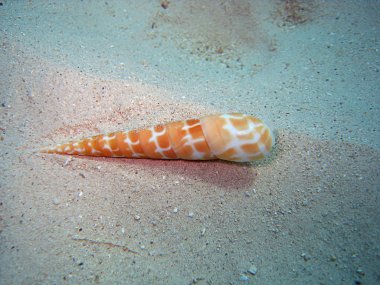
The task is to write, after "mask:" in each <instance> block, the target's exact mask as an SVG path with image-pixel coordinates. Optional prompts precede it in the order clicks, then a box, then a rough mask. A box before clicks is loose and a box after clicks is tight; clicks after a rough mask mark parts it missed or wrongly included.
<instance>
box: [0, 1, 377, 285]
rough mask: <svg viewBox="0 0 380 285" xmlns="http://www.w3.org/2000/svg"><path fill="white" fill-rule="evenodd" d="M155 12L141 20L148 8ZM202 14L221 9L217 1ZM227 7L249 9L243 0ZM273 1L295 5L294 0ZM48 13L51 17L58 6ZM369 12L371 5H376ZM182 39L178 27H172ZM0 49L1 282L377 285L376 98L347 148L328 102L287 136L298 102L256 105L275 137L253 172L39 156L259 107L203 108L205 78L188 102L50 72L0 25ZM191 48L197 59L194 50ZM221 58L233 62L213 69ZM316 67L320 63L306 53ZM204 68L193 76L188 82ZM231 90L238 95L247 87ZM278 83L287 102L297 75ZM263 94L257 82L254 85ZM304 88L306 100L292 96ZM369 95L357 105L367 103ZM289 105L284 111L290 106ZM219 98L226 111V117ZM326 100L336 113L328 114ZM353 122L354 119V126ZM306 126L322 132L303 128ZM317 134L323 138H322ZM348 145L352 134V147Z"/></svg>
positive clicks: (66, 65)
mask: <svg viewBox="0 0 380 285" xmlns="http://www.w3.org/2000/svg"><path fill="white" fill-rule="evenodd" d="M0 2H1V3H3V5H2V6H1V7H0V9H2V10H0V12H1V13H7V14H8V17H10V16H9V15H10V14H11V13H15V15H14V17H15V18H17V13H16V12H17V11H20V10H17V9H19V8H18V7H11V8H12V9H14V10H12V9H11V8H9V10H6V9H8V8H7V5H10V6H11V4H10V1H5V2H4V1H0ZM159 2H160V1H156V3H155V5H154V7H153V8H151V9H153V10H154V9H156V10H157V11H161V10H162V7H161V6H160V3H159ZM196 2H197V1H195V3H196ZM211 2H212V1H211ZM214 2H215V3H214V4H215V5H216V4H218V5H219V4H220V3H224V4H223V5H227V4H226V3H227V2H228V1H214ZM219 2H220V3H219ZM232 2H234V3H243V4H245V5H243V8H244V7H250V6H249V5H248V4H247V3H248V2H247V1H240V2H239V1H232ZM285 2H286V3H288V4H287V5H290V4H289V3H290V2H292V3H296V4H297V3H298V4H297V5H305V4H304V2H303V1H297V2H296V1H285ZM49 3H50V5H51V7H57V6H58V7H59V6H60V5H61V4H59V3H57V2H54V1H53V2H49ZM68 3H71V2H70V1H68ZM181 3H182V5H183V2H181V1H179V3H177V5H178V6H180V5H181ZM258 3H260V2H258ZM280 3H281V1H280ZM313 3H314V4H313V5H312V6H307V7H308V9H311V8H315V7H319V14H318V15H319V16H320V17H322V16H323V15H325V14H324V13H322V12H321V10H322V8H321V6H322V5H323V4H324V2H323V1H321V2H319V1H313ZM345 3H346V4H347V3H348V4H350V5H353V6H351V8H352V9H351V8H350V6H348V8H347V7H346V10H344V11H343V12H341V13H342V15H343V16H344V15H347V14H348V13H349V11H355V10H354V9H353V8H355V6H354V4H352V3H351V2H350V1H346V2H345ZM368 3H372V5H374V6H376V5H379V3H378V2H377V1H372V2H371V1H369V2H368ZM25 5H26V4H25ZM94 5H95V6H94ZM99 5H100V4H99ZM101 5H103V4H101ZM107 5H108V6H107V7H108V8H107V9H108V10H106V11H108V12H107V13H110V12H109V9H112V7H113V5H114V6H115V7H117V5H120V2H119V1H109V4H107ZM169 5H170V6H169V8H168V9H166V10H168V11H169V10H170V9H171V8H173V9H175V8H176V6H175V5H176V3H175V1H172V3H171V4H169ZM247 5H248V6H247ZM277 5H281V4H277ZM294 5H295V4H294ZM90 6H91V7H90V8H88V9H92V10H91V11H93V12H94V13H95V11H97V10H96V9H95V8H96V4H91V5H90ZM237 6H239V5H237ZM258 6H259V7H260V5H258ZM264 6H265V5H264ZM218 7H219V6H218ZM226 7H227V8H226ZM226 7H223V10H224V11H225V12H226V13H227V12H228V11H235V10H231V9H232V8H231V7H233V6H226ZM278 7H281V6H278ZM278 7H277V8H275V9H274V10H273V11H274V12H276V13H277V14H279V15H280V16H282V18H281V17H280V19H282V21H283V23H284V25H285V24H286V25H287V29H289V30H290V31H294V30H296V29H302V28H300V27H299V26H298V25H295V23H294V21H295V20H297V19H298V18H295V20H294V19H293V22H291V23H292V25H290V24H289V21H290V20H292V19H288V18H287V17H290V16H293V17H295V16H296V15H292V14H291V15H290V16H289V15H288V14H286V15H285V16H284V13H285V12H286V11H287V10H286V9H285V10H282V12H281V11H279V8H278ZM302 7H304V6H302ZM305 7H306V6H305ZM264 8H265V7H264ZM330 8H331V7H330ZM333 8H336V7H333ZM33 9H34V10H33ZM38 9H40V8H39V7H37V6H33V7H31V11H29V10H25V11H28V13H30V14H29V18H28V19H27V20H26V21H31V22H33V19H37V18H34V16H33V15H34V14H33V11H35V10H36V11H38ZM55 9H58V8H55ZM114 9H116V8H114ZM235 9H237V8H236V5H235ZM308 9H303V10H300V11H306V12H305V13H306V14H301V15H298V16H299V17H301V18H300V19H299V21H300V23H299V24H300V25H301V24H302V25H301V27H305V25H310V26H312V25H317V26H318V22H317V23H315V21H316V20H315V19H314V18H313V17H311V16H310V15H309V14H310V13H311V11H309V10H308ZM363 9H364V8H363ZM58 10H59V9H58ZM154 11H155V10H154ZM244 11H245V10H244ZM235 12H236V11H235ZM238 12H239V13H243V10H238ZM288 12H289V11H288ZM36 13H37V12H36ZM115 13H116V12H115ZM160 13H162V12H160ZM165 13H166V12H165ZM168 13H169V12H168ZM231 13H232V12H231ZM236 13H237V12H236ZM276 13H275V14H276ZM308 13H309V14H308ZM345 13H346V14H345ZM353 13H354V12H353ZM232 14H233V13H232ZM326 14H327V15H329V16H331V14H333V13H332V12H331V11H329V13H328V12H326ZM154 15H155V16H154V17H153V18H152V19H153V22H154V23H160V22H159V20H158V19H160V14H154ZM157 15H158V16H157ZM243 15H244V13H243ZM271 15H272V14H271ZM277 16H278V15H277ZM343 16H342V17H343ZM302 17H304V18H302ZM308 17H310V19H309V18H308ZM314 17H315V16H314ZM201 18H202V17H200V19H201ZM2 21H5V20H0V22H2ZM274 22H275V24H276V26H278V23H277V22H276V21H274ZM163 23H165V24H167V23H168V21H166V22H163ZM170 23H171V22H169V24H170ZM244 24H245V25H248V24H251V23H250V22H248V23H247V22H244ZM8 25H9V23H8ZM289 25H290V26H291V27H289ZM280 26H281V25H280ZM3 27H4V26H3ZM180 28H183V27H181V26H180V27H179V28H178V27H177V29H180ZM378 28H379V27H378V26H377V29H378ZM300 32H302V31H300ZM303 32H305V31H303ZM309 32H310V31H309ZM310 33H311V32H310ZM169 34H170V33H169ZM317 34H318V33H317ZM150 36H152V35H150ZM13 37H15V38H13ZM369 37H370V38H371V36H369ZM1 38H2V41H1V54H0V73H1V77H2V78H1V81H0V100H1V102H0V103H1V107H0V122H1V124H0V132H1V133H0V134H1V137H0V139H1V140H0V155H1V160H2V163H1V165H0V173H1V176H0V187H1V188H0V191H1V192H0V193H1V196H0V265H1V266H0V283H1V284H307V283H309V284H377V283H379V282H380V271H379V268H380V226H379V225H380V218H379V217H380V207H379V206H380V205H379V198H380V197H379V185H380V178H379V176H380V167H379V166H380V151H379V147H378V145H377V144H376V141H377V138H379V132H378V124H379V118H378V117H376V116H373V112H375V111H377V110H378V109H379V106H378V105H377V103H379V98H378V97H377V99H376V98H372V99H371V98H367V99H363V100H367V101H366V102H372V105H371V104H367V105H366V108H368V109H361V110H360V112H361V113H365V115H364V117H363V118H360V119H356V118H353V119H352V120H353V124H352V125H350V124H349V123H347V125H345V126H347V128H348V129H345V130H342V132H341V133H343V134H345V131H347V132H349V133H350V136H349V137H348V136H345V135H344V136H343V138H341V137H340V136H339V137H337V138H336V139H332V137H334V133H335V132H338V131H336V130H335V129H334V128H337V129H338V128H339V125H334V123H333V121H332V120H331V121H328V120H329V119H330V117H329V116H330V114H332V113H334V112H335V114H336V116H337V120H338V122H339V120H340V119H341V118H346V116H347V117H350V115H349V114H347V113H350V112H351V114H352V109H349V108H348V109H347V110H345V109H344V108H345V105H343V107H342V106H341V104H340V105H339V103H337V102H336V101H335V99H331V101H328V102H325V103H323V104H324V105H323V106H322V107H318V108H321V110H326V113H323V112H322V113H319V117H322V118H324V119H325V122H320V121H318V122H317V123H315V122H312V120H313V114H314V113H313V112H312V111H310V110H311V109H312V108H314V107H315V106H316V105H317V103H316V101H311V103H308V104H309V105H307V106H306V105H302V110H303V112H304V115H302V114H301V115H299V116H300V117H299V118H302V116H305V122H303V121H300V123H299V124H300V125H301V126H299V127H298V126H297V127H292V124H291V123H292V120H294V121H296V120H297V117H292V112H293V111H294V110H293V108H295V109H297V108H300V106H299V105H293V104H290V103H289V102H290V101H289V102H288V101H287V100H293V99H284V100H285V101H284V102H285V103H284V104H282V105H279V104H278V102H277V101H276V102H277V103H276V104H270V100H269V99H265V98H264V97H265V95H263V96H264V97H263V98H262V101H265V100H268V101H266V102H267V107H265V108H264V107H261V109H259V110H258V112H259V113H260V114H261V113H266V115H265V116H266V117H268V118H270V117H272V119H271V123H272V124H273V125H275V126H276V128H275V129H276V136H277V137H276V147H275V149H274V151H273V154H272V155H271V157H269V158H268V159H266V160H264V161H262V162H257V163H247V164H236V163H229V162H223V161H207V162H196V161H179V160H173V161H163V160H145V159H141V160H138V159H110V158H87V157H69V156H59V155H46V154H40V153H38V152H36V150H38V149H39V148H40V147H41V146H49V145H54V144H56V143H59V142H63V141H66V140H68V139H75V138H81V137H84V136H89V135H94V134H97V133H102V132H111V131H115V130H120V129H125V128H128V129H134V128H142V127H146V126H151V125H155V124H158V123H164V122H168V121H172V120H181V119H187V118H192V117H201V116H204V115H207V114H213V113H217V112H222V111H247V110H248V109H249V108H251V107H249V102H251V103H252V102H254V103H256V101H257V98H256V97H254V96H253V95H252V94H251V93H250V94H243V95H242V96H243V99H244V100H242V101H239V100H240V99H239V97H238V96H236V97H235V96H234V92H233V89H234V88H239V86H238V85H239V84H237V85H236V86H235V87H231V86H230V87H229V89H228V92H229V94H223V93H221V95H220V96H219V97H218V96H217V97H215V94H213V91H212V90H213V88H212V87H213V84H215V85H217V81H216V82H213V83H212V82H211V83H210V82H208V81H207V80H206V81H207V82H206V81H202V80H205V79H204V78H205V75H202V76H200V77H199V86H197V87H198V91H197V92H198V93H197V92H195V94H194V96H192V94H191V92H189V91H188V92H183V90H191V88H190V87H189V88H190V89H186V88H187V87H186V88H185V87H184V86H187V85H186V84H188V82H186V79H187V78H185V77H184V78H183V81H180V82H174V83H173V82H172V83H171V84H169V83H168V82H169V81H165V79H164V78H162V84H160V81H158V82H155V81H154V80H151V82H150V80H142V79H141V78H143V77H144V76H145V75H141V78H138V76H137V75H136V74H138V72H137V71H136V74H135V75H134V76H131V77H128V79H126V78H124V79H123V78H112V76H110V74H109V73H107V76H101V74H99V73H96V72H89V71H88V70H85V68H83V70H78V68H75V67H73V66H72V65H71V64H72V63H71V62H70V59H67V62H66V61H65V60H64V59H63V58H65V57H63V56H62V58H59V60H58V62H57V61H54V60H52V59H51V58H50V57H49V55H46V56H44V53H39V52H37V51H36V49H37V48H36V47H34V46H32V47H31V46H30V45H29V43H27V41H20V40H18V38H17V37H16V36H15V35H14V34H13V33H12V32H11V28H2V31H1ZM161 40H162V39H161ZM218 40H220V38H219V39H218ZM94 41H95V39H94ZM264 42H265V45H269V49H276V50H273V51H272V52H274V53H275V52H280V51H281V52H286V49H281V44H280V43H278V44H276V45H278V47H274V46H272V45H274V44H273V42H271V41H270V40H268V41H264ZM42 44H43V43H41V45H42ZM377 44H378V43H377ZM176 48H177V49H178V47H176ZM330 48H334V46H332V47H330ZM330 48H329V49H330ZM377 48H378V46H377ZM277 49H278V50H279V51H277ZM37 50H38V49H37ZM185 50H186V49H185ZM195 50H196V51H198V52H199V51H200V50H201V51H202V49H201V48H200V47H199V46H197V47H196V48H195ZM284 50H285V51H284ZM363 50H364V51H365V52H366V51H368V50H369V49H366V48H363ZM55 52H57V51H55ZM182 52H185V51H182ZM203 52H205V51H203ZM337 52H339V49H338V48H337ZM205 53H206V57H210V58H211V59H210V60H211V61H212V59H213V56H215V58H214V60H215V61H219V60H221V61H223V62H219V63H220V64H222V65H223V68H224V69H225V68H230V69H232V71H226V73H225V74H228V72H234V70H235V69H234V68H240V67H236V66H230V67H226V66H225V65H228V64H230V61H231V57H232V58H233V56H232V55H231V54H229V53H228V50H225V47H223V50H216V53H214V54H211V55H210V54H208V51H207V52H205ZM221 53H227V55H229V56H230V57H226V58H223V57H222V56H220V54H221ZM289 53H293V52H292V51H289ZM377 55H378V54H377ZM189 56H190V57H191V56H195V58H197V56H198V55H189ZM271 57H274V55H271ZM292 58H293V60H294V57H291V56H290V57H289V59H288V62H289V65H290V66H293V65H295V66H297V62H296V60H294V63H293V61H292ZM198 60H203V59H199V58H198ZM267 60H268V62H266V63H263V66H262V67H260V68H259V70H257V69H255V68H258V67H257V66H256V67H254V69H253V71H252V70H251V74H250V76H253V77H255V76H258V77H260V74H262V73H263V72H264V73H265V72H266V71H265V69H266V68H273V66H271V65H270V59H267ZM313 60H314V61H318V57H317V55H316V57H315V58H314V59H313ZM321 61H322V60H321ZM234 62H235V63H236V62H240V61H235V60H234ZM219 63H218V64H219ZM141 64H142V65H143V66H145V65H146V63H145V62H143V63H141ZM211 64H213V63H211ZM236 64H237V63H236ZM373 64H375V63H373ZM377 64H378V62H377ZM343 65H347V63H345V64H343ZM189 66H190V67H189V68H193V69H194V68H195V69H196V67H193V66H191V65H189ZM265 66H267V67H265ZM268 66H269V67H268ZM284 66H285V67H286V68H288V65H284ZM282 67H283V66H282ZM378 67H379V66H378V65H377V68H378ZM164 68H167V67H164ZM332 70H333V69H332ZM202 72H205V71H202V70H201V71H199V74H202ZM239 72H240V71H239ZM271 72H272V73H276V71H273V70H272V71H271ZM290 72H291V73H292V75H291V76H289V77H292V78H293V76H295V75H294V74H296V75H297V69H296V68H295V69H293V70H291V71H290ZM302 72H305V70H298V75H297V76H301V75H300V74H302ZM331 72H332V73H334V72H335V71H331ZM342 72H343V71H342ZM347 72H348V71H347ZM377 72H378V71H377ZM100 73H101V72H100ZM173 73H176V71H173ZM165 74H166V76H168V77H170V74H168V73H165ZM256 74H257V75H256ZM345 75H347V74H344V75H342V77H344V76H345ZM146 76H148V75H146ZM152 76H153V75H152ZM173 76H177V75H176V74H173ZM192 76H194V74H193V73H192ZM210 76H211V77H210V78H212V80H216V79H215V77H213V75H210ZM220 76H225V75H224V73H223V74H222V75H220ZM261 76H262V75H261ZM136 77H137V79H136ZM306 77H307V76H306V75H305V81H307V79H306ZM197 78H198V77H197ZM193 79H194V78H190V79H189V80H190V81H191V80H193ZM210 80H211V79H210ZM212 80H211V81H212ZM244 80H245V79H242V82H243V83H241V84H243V85H244V84H247V83H244V82H246V81H244ZM353 80H356V79H353ZM357 80H358V81H359V79H357ZM305 81H304V82H305ZM152 82H153V83H152ZM191 82H193V81H191ZM289 82H292V84H293V85H292V84H289V85H287V86H285V87H282V88H280V87H278V92H286V93H287V94H288V95H289V96H295V97H297V94H298V93H297V89H298V87H299V86H300V85H297V84H298V83H297V82H299V78H298V79H297V80H295V81H289ZM221 84H222V85H223V83H221ZM318 84H320V85H318ZM321 84H326V81H324V82H323V83H321V82H318V83H316V85H315V88H322V87H320V86H321ZM328 84H330V83H328ZM337 84H338V83H337ZM345 84H348V83H345ZM353 84H355V83H353ZM360 84H363V85H370V86H372V87H371V88H372V89H370V90H375V91H374V92H373V94H375V95H377V96H379V93H378V83H376V82H373V81H370V83H363V82H362V83H360ZM371 84H372V85H371ZM269 85H270V78H269V79H267V83H265V84H264V83H263V88H264V89H265V87H268V86H269ZM168 86H169V87H168ZM292 86H293V89H292ZM337 86H339V88H342V85H337ZM215 88H217V87H215ZM223 88H225V86H224V87H223ZM244 88H246V86H243V87H241V89H244ZM268 88H269V87H268ZM329 88H332V87H331V86H330V87H329ZM363 88H364V87H363ZM368 88H370V87H368ZM269 89H270V88H269ZM322 89H323V88H322ZM333 89H334V88H333ZM199 90H204V92H205V93H210V92H211V93H212V94H213V95H212V96H211V95H204V98H203V99H204V100H203V99H202V94H201V91H199ZM208 90H211V91H210V92H208ZM305 90H306V91H307V90H308V89H303V91H302V92H303V93H305V92H306V91H305ZM219 91H220V90H219ZM349 91H350V90H348V89H347V90H345V91H344V92H343V93H347V92H348V93H349ZM292 92H294V93H292ZM310 92H312V91H310ZM254 93H255V92H254ZM369 93H370V92H369ZM294 94H295V95H294ZM366 94H367V93H366ZM366 94H359V95H358V96H359V97H360V96H361V97H363V98H365V96H366ZM349 95H350V93H349V94H348V95H347V96H349ZM198 96H199V97H198ZM208 96H210V97H208ZM213 96H214V97H213ZM250 96H253V97H252V99H249V98H250ZM273 96H278V95H273ZM352 96H354V95H352ZM368 96H369V95H368ZM231 97H233V98H231ZM212 98H214V99H212ZM272 99H273V100H274V98H272ZM298 99H299V98H298ZM298 99H297V98H295V99H294V100H295V101H294V102H300V101H301V99H299V100H298ZM303 99H304V98H302V100H303ZM313 99H315V98H314V97H313ZM322 99H324V98H322ZM322 99H320V98H319V99H315V100H321V101H323V100H322ZM250 100H251V101H250ZM297 100H298V101H297ZM371 100H372V101H371ZM226 102H232V103H236V102H237V103H236V104H234V108H233V109H231V107H228V106H227V105H228V104H227V103H226ZM286 102H288V103H289V105H286V104H287V103H286ZM336 103H337V108H340V109H333V110H334V111H329V107H330V108H335V104H336ZM318 104H321V102H320V101H318ZM354 105H355V104H354ZM349 107H350V108H351V107H352V106H351V105H349ZM342 108H343V109H342ZM358 108H360V106H358ZM284 109H286V110H288V111H284ZM308 110H309V111H310V116H308V114H309V113H307V112H309V111H308ZM337 110H338V111H337ZM289 113H290V114H289ZM317 113H318V112H317ZM317 113H316V114H317ZM324 114H325V116H324ZM354 114H355V113H354ZM299 118H298V119H299ZM287 120H288V121H287ZM308 120H309V121H308ZM341 120H342V122H345V120H343V119H341ZM360 120H361V121H360ZM284 121H285V122H284ZM286 122H288V123H286ZM289 122H290V124H289ZM357 122H363V126H362V127H360V124H359V123H358V124H356V123H357ZM313 123H315V125H318V124H320V126H322V127H320V128H317V127H316V129H315V130H314V129H312V128H311V127H310V128H309V125H310V126H311V125H313ZM324 123H325V125H323V124H324ZM330 123H331V124H330ZM286 124H288V125H286ZM330 125H331V129H329V128H328V127H326V126H330ZM293 126H294V124H293ZM341 127H342V126H341ZM349 127H352V130H350V129H349ZM342 129H343V127H342ZM360 130H361V132H362V133H360ZM341 133H340V134H341ZM361 136H362V137H365V138H364V139H363V141H362V143H361V142H360V140H361ZM253 273H255V274H253Z"/></svg>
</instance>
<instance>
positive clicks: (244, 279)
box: [239, 274, 249, 281]
mask: <svg viewBox="0 0 380 285" xmlns="http://www.w3.org/2000/svg"><path fill="white" fill-rule="evenodd" d="M239 280H240V281H248V280H249V277H248V276H247V275H245V274H241V275H240V278H239Z"/></svg>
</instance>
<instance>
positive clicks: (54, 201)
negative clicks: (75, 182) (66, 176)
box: [53, 197, 60, 205]
mask: <svg viewBox="0 0 380 285" xmlns="http://www.w3.org/2000/svg"><path fill="white" fill-rule="evenodd" d="M59 203H60V201H59V198H57V197H55V198H53V204H54V205H59Z"/></svg>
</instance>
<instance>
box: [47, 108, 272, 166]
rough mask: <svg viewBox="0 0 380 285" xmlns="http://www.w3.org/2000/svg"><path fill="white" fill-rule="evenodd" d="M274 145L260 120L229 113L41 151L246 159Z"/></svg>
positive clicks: (114, 134)
mask: <svg viewBox="0 0 380 285" xmlns="http://www.w3.org/2000/svg"><path fill="white" fill-rule="evenodd" d="M273 145H274V136H273V134H272V132H271V131H270V129H269V128H268V127H267V126H266V125H265V124H264V123H263V122H262V121H261V120H260V119H258V118H255V117H252V116H247V115H243V114H237V113H230V114H222V115H212V116H207V117H203V118H200V119H190V120H185V121H179V122H171V123H168V124H165V125H157V126H155V127H151V128H147V129H143V130H135V131H121V132H115V133H110V134H107V135H97V136H93V137H90V138H85V139H83V140H80V141H76V142H69V143H65V144H61V145H57V146H55V147H53V148H49V149H45V150H43V151H42V152H47V153H57V154H71V155H87V156H110V157H129V158H153V159H187V160H210V159H217V158H219V159H223V160H229V161H235V162H246V161H252V160H258V159H261V158H263V157H265V156H266V155H268V154H269V153H270V150H271V148H272V146H273Z"/></svg>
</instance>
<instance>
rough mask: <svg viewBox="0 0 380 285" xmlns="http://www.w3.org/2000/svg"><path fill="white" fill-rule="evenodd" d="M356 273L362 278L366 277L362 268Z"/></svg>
mask: <svg viewBox="0 0 380 285" xmlns="http://www.w3.org/2000/svg"><path fill="white" fill-rule="evenodd" d="M356 273H358V274H359V275H361V276H364V275H365V274H364V271H363V269H361V268H358V269H357V270H356Z"/></svg>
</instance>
